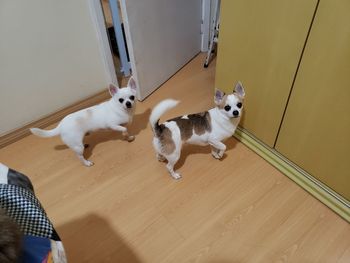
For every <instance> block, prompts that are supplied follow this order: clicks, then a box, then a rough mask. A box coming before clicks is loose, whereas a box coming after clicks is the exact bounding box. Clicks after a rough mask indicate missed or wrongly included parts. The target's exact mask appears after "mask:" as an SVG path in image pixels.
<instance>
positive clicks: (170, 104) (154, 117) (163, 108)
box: [149, 99, 179, 131]
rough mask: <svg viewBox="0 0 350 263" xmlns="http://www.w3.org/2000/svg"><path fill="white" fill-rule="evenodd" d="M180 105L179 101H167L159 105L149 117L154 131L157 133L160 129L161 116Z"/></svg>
mask: <svg viewBox="0 0 350 263" xmlns="http://www.w3.org/2000/svg"><path fill="white" fill-rule="evenodd" d="M178 103H179V101H177V100H173V99H167V100H163V101H161V102H160V103H158V104H157V106H155V107H154V109H153V110H152V113H151V116H150V117H149V122H150V123H151V127H152V129H153V131H156V130H157V128H158V127H159V124H158V121H159V119H160V116H162V115H163V114H164V113H165V112H167V111H168V110H170V109H172V108H174V107H175V106H176V105H177V104H178Z"/></svg>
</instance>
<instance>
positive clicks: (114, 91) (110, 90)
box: [108, 83, 118, 97]
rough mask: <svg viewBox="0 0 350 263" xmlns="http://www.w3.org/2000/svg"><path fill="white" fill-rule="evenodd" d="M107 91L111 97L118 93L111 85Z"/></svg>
mask: <svg viewBox="0 0 350 263" xmlns="http://www.w3.org/2000/svg"><path fill="white" fill-rule="evenodd" d="M108 90H109V93H110V94H111V96H112V97H113V96H114V95H115V94H116V93H117V92H118V88H117V87H116V86H114V85H113V84H112V83H111V84H109V88H108Z"/></svg>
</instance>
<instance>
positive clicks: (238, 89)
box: [233, 81, 245, 99]
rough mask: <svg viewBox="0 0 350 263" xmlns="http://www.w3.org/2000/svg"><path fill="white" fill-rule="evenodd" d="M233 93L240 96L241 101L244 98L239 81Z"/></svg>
mask: <svg viewBox="0 0 350 263" xmlns="http://www.w3.org/2000/svg"><path fill="white" fill-rule="evenodd" d="M233 92H236V93H237V95H238V96H240V97H241V98H242V99H243V98H244V96H245V91H244V88H243V85H242V83H241V82H240V81H238V82H237V84H236V87H235V90H234V91H233Z"/></svg>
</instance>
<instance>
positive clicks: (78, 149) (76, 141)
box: [61, 134, 94, 166]
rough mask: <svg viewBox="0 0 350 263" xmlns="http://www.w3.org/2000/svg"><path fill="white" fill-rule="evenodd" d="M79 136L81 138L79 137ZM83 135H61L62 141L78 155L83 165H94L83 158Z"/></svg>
mask: <svg viewBox="0 0 350 263" xmlns="http://www.w3.org/2000/svg"><path fill="white" fill-rule="evenodd" d="M80 137H81V138H80ZM83 137H84V134H82V135H81V136H77V135H75V136H74V137H72V136H67V135H62V136H61V138H62V141H63V142H64V143H65V144H66V145H67V146H68V147H69V148H70V149H71V150H72V151H74V152H75V153H76V155H77V156H78V158H79V160H80V161H81V162H82V163H83V164H84V165H85V166H92V165H94V163H93V162H91V161H89V160H86V159H85V158H84V155H83V154H84V148H85V147H84V144H83Z"/></svg>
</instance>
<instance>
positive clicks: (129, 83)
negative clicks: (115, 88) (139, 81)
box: [128, 76, 136, 92]
mask: <svg viewBox="0 0 350 263" xmlns="http://www.w3.org/2000/svg"><path fill="white" fill-rule="evenodd" d="M128 87H130V88H131V89H132V90H133V91H134V92H136V81H135V80H134V77H133V76H131V77H130V79H129V81H128Z"/></svg>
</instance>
